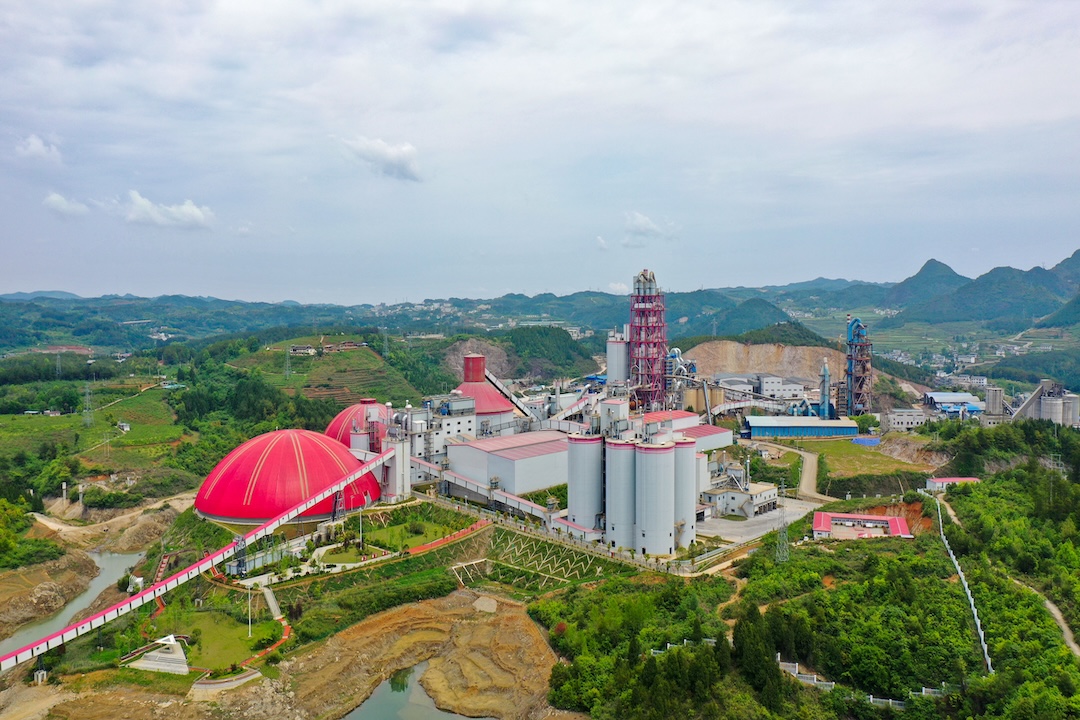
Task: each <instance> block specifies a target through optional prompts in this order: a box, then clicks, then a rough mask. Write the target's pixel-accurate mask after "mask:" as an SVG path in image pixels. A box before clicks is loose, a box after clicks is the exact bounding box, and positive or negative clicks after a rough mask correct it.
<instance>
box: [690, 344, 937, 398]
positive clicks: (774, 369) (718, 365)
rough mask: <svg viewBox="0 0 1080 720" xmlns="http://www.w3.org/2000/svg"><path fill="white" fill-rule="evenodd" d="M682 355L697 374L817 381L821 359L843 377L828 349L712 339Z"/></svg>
mask: <svg viewBox="0 0 1080 720" xmlns="http://www.w3.org/2000/svg"><path fill="white" fill-rule="evenodd" d="M684 355H685V357H686V358H687V359H689V360H693V361H694V362H695V363H697V368H698V374H699V375H712V374H713V373H718V372H725V373H750V372H768V373H773V374H775V375H780V376H782V377H795V378H802V379H804V380H816V379H817V377H818V375H819V374H820V373H821V361H822V359H823V358H828V359H829V368H830V370H831V372H832V376H833V379H834V381H835V380H836V379H838V378H842V376H843V372H844V364H845V362H846V359H845V357H844V354H843V353H842V352H840V351H839V350H832V349H830V348H823V347H803V346H797V345H779V344H775V343H773V344H764V345H746V344H743V343H738V342H733V341H731V340H712V341H709V342H705V343H701V344H700V345H696V346H694V347H692V348H690V349H689V350H687V351H686V352H685V353H684ZM875 372H876V371H875ZM882 374H884V373H882ZM890 377H891V376H890ZM901 382H904V383H905V384H907V385H910V386H911V387H912V389H913V390H915V391H917V392H924V391H925V390H926V388H923V387H922V386H920V385H915V384H913V383H911V382H909V381H901ZM905 389H906V388H905Z"/></svg>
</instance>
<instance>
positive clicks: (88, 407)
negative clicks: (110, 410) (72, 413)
mask: <svg viewBox="0 0 1080 720" xmlns="http://www.w3.org/2000/svg"><path fill="white" fill-rule="evenodd" d="M93 403H94V400H93V398H92V397H91V396H90V383H86V389H85V391H84V392H83V425H85V426H86V427H90V426H91V425H93V424H94V404H93Z"/></svg>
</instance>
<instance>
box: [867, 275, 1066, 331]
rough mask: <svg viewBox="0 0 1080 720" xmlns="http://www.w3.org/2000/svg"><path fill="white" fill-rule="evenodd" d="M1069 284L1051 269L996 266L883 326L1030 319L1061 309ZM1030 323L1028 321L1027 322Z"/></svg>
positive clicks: (901, 314)
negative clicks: (911, 323)
mask: <svg viewBox="0 0 1080 720" xmlns="http://www.w3.org/2000/svg"><path fill="white" fill-rule="evenodd" d="M1069 292H1070V290H1069V287H1068V285H1067V284H1066V283H1065V282H1064V281H1062V280H1061V279H1060V278H1058V277H1057V276H1056V275H1054V274H1053V273H1051V272H1050V271H1049V270H1044V269H1042V268H1034V269H1032V270H1028V271H1023V270H1016V269H1015V268H1007V267H999V268H994V269H993V270H991V271H990V272H988V273H986V274H985V275H981V276H979V277H978V278H976V279H974V280H972V281H971V282H969V283H966V284H964V285H962V286H960V287H959V288H957V289H956V290H953V291H952V292H950V293H948V294H946V295H942V296H940V297H937V298H933V299H931V300H927V301H924V302H920V303H918V304H915V305H912V306H911V307H910V308H908V309H907V310H904V311H903V312H902V313H900V314H899V315H897V316H896V317H894V318H889V319H887V320H883V321H882V322H881V323H879V327H881V328H887V327H898V326H900V325H903V324H904V323H906V322H920V321H921V322H929V323H941V322H957V321H963V320H984V321H1004V320H1023V321H1027V322H1030V321H1031V319H1032V318H1033V317H1041V316H1043V315H1047V314H1049V313H1052V312H1054V311H1055V310H1057V309H1058V308H1059V307H1061V305H1062V304H1063V303H1064V302H1065V300H1066V299H1067V298H1068V296H1069ZM1025 327H1026V325H1025Z"/></svg>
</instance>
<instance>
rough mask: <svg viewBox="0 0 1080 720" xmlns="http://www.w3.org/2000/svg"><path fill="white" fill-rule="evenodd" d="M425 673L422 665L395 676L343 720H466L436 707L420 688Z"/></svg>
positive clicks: (401, 671) (381, 685) (425, 667)
mask: <svg viewBox="0 0 1080 720" xmlns="http://www.w3.org/2000/svg"><path fill="white" fill-rule="evenodd" d="M426 669H427V663H426V662H422V663H420V664H419V665H416V666H414V667H411V668H406V669H405V670H399V671H398V672H396V673H394V674H393V675H391V676H390V679H389V680H384V681H383V682H382V683H381V684H380V685H379V687H377V688H375V692H373V693H371V697H369V698H368V699H367V700H365V701H364V703H363V704H362V705H361V706H360V707H358V708H356V709H355V710H353V711H352V712H351V713H349V714H348V715H346V716H345V718H344V720H456V719H457V718H461V720H465V716H464V715H457V714H456V713H451V712H445V711H443V710H440V709H439V708H437V707H435V702H434V701H433V700H432V699H431V697H430V696H429V695H428V694H427V693H426V692H425V691H424V688H423V686H422V685H420V676H421V675H423V674H424V670H426ZM487 720H491V718H488V719H487Z"/></svg>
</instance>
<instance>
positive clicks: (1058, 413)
mask: <svg viewBox="0 0 1080 720" xmlns="http://www.w3.org/2000/svg"><path fill="white" fill-rule="evenodd" d="M1063 406H1064V401H1063V399H1062V398H1059V397H1045V396H1044V397H1043V399H1042V413H1041V415H1042V419H1043V420H1051V421H1053V422H1056V423H1057V424H1058V425H1060V424H1061V419H1062V411H1063V409H1064V407H1063Z"/></svg>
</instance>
